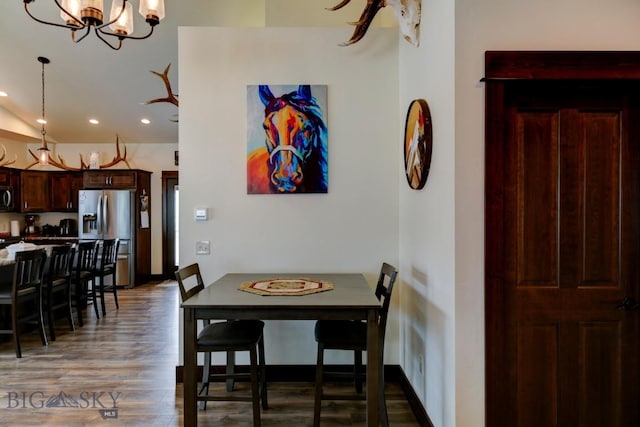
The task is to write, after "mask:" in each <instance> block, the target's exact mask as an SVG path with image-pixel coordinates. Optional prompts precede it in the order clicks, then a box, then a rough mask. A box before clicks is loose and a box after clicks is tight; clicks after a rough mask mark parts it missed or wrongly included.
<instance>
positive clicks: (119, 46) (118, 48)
mask: <svg viewBox="0 0 640 427" xmlns="http://www.w3.org/2000/svg"><path fill="white" fill-rule="evenodd" d="M95 33H96V36H97V37H98V38H99V39H100V40H102V41H103V42H104V44H106V45H107V46H109V47H110V48H111V49H113V50H120V48H121V47H122V36H119V35H117V34H111V33H107V32H104V31H102V30H98V28H96V29H95ZM102 34H106V35H109V36H116V37H118V44H117V45H113V44H111V42H110V40H109V39H106V38H105V37H103V36H102Z"/></svg>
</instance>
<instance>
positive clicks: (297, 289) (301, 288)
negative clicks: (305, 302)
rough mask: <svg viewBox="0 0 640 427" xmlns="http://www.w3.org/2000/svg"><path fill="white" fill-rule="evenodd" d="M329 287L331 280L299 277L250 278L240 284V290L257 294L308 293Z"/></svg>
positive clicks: (331, 287)
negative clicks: (248, 280) (250, 279)
mask: <svg viewBox="0 0 640 427" xmlns="http://www.w3.org/2000/svg"><path fill="white" fill-rule="evenodd" d="M331 289H333V283H331V282H327V281H324V280H318V279H309V278H300V277H297V278H272V279H260V280H252V281H250V282H244V283H242V284H241V285H240V290H241V291H245V292H251V293H254V294H257V295H309V294H315V293H317V292H324V291H330V290H331Z"/></svg>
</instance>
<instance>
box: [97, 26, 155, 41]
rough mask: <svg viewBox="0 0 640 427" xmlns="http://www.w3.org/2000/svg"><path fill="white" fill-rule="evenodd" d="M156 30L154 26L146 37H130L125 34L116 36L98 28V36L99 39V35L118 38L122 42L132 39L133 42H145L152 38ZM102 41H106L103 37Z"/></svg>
mask: <svg viewBox="0 0 640 427" xmlns="http://www.w3.org/2000/svg"><path fill="white" fill-rule="evenodd" d="M154 28H155V26H154V25H151V29H150V30H149V32H148V33H147V34H146V35H144V36H130V35H125V34H116V33H112V32H109V31H105V30H103V29H100V28H96V34H98V37H100V35H99V34H104V35H105V36H112V37H117V38H119V39H120V40H121V41H122V40H123V39H132V40H144V39H148V38H149V37H151V34H153V29H154ZM100 39H102V40H104V39H103V38H102V37H100Z"/></svg>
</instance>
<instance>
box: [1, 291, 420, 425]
mask: <svg viewBox="0 0 640 427" xmlns="http://www.w3.org/2000/svg"><path fill="white" fill-rule="evenodd" d="M119 296H120V310H118V311H116V310H115V305H114V303H113V301H112V299H111V298H109V297H111V295H109V296H108V298H107V315H106V316H105V317H103V318H101V319H96V318H95V314H94V313H93V310H92V308H91V307H89V310H87V314H88V317H89V319H88V320H87V321H86V322H85V326H84V327H82V328H79V327H77V328H76V331H75V332H71V331H68V325H67V324H66V323H65V321H64V319H61V320H60V322H59V323H57V325H58V327H57V328H56V335H57V338H58V339H57V340H56V341H50V342H49V345H48V346H47V347H44V346H42V345H41V343H40V338H39V336H38V334H37V333H36V332H29V333H26V334H23V335H22V344H23V348H22V351H23V357H22V359H17V358H16V357H15V352H14V349H13V345H12V342H11V341H4V342H0V425H3V426H4V425H8V426H27V425H39V426H69V427H70V426H85V425H92V426H97V425H108V426H123V425H127V426H128V425H132V426H135V425H140V426H153V427H156V426H181V425H182V384H178V385H176V380H175V371H176V365H177V363H178V327H179V322H178V305H179V303H178V291H177V284H176V283H175V282H163V283H158V284H148V285H144V286H139V287H137V288H135V289H128V290H122V291H121V292H119ZM245 386H246V385H245V384H242V383H240V384H238V389H239V391H240V390H241V389H242V388H243V387H245ZM268 386H269V409H268V410H266V411H263V412H262V422H263V425H264V426H291V427H297V426H308V425H311V422H312V408H313V384H312V383H309V382H270V383H269V385H268ZM331 387H333V390H330V391H331V392H334V391H338V389H342V388H346V387H347V386H346V385H344V386H343V385H332V386H331ZM350 388H351V387H350ZM328 391H329V390H328ZM386 393H387V405H388V409H389V418H390V424H391V426H398V427H415V426H418V423H417V421H416V419H415V418H414V416H413V413H412V412H411V409H410V407H409V404H408V403H407V401H406V399H405V396H404V394H403V392H402V390H401V388H400V385H399V384H394V383H387V385H386ZM364 414H365V403H364V402H361V401H339V402H338V401H335V402H334V401H328V402H324V403H323V408H322V426H327V427H329V426H364ZM198 420H199V422H200V425H204V426H211V425H215V426H250V425H251V409H250V404H248V403H245V402H209V403H208V408H207V410H206V411H198Z"/></svg>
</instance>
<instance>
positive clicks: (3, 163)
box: [0, 144, 18, 166]
mask: <svg viewBox="0 0 640 427" xmlns="http://www.w3.org/2000/svg"><path fill="white" fill-rule="evenodd" d="M6 156H7V149H6V148H5V146H4V144H2V156H0V166H9V165H12V164H14V163H15V162H16V160H18V155H17V154H16V158H15V159H13V160H5V159H4V158H5V157H6Z"/></svg>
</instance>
